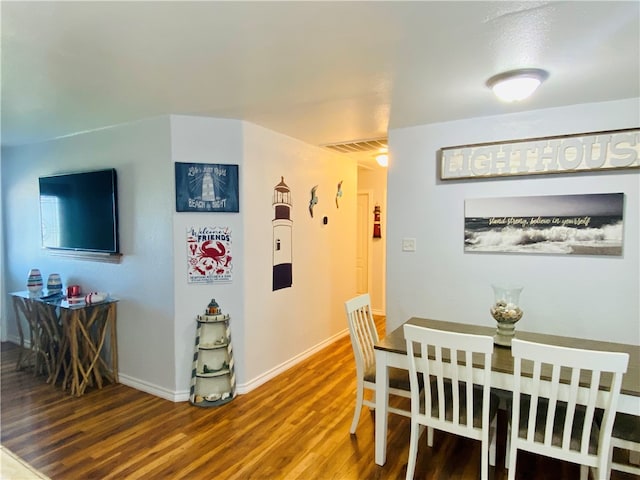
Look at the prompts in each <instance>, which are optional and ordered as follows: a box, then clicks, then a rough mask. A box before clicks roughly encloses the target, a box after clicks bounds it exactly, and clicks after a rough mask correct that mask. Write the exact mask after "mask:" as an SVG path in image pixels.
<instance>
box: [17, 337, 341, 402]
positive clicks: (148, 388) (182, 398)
mask: <svg viewBox="0 0 640 480" xmlns="http://www.w3.org/2000/svg"><path fill="white" fill-rule="evenodd" d="M346 335H349V330H348V329H345V330H343V331H341V332H338V333H337V334H335V335H333V336H332V337H329V338H328V339H326V340H324V341H323V342H320V343H319V344H317V345H315V346H313V347H311V348H309V349H308V350H306V351H304V352H302V353H300V354H298V355H296V356H295V357H293V358H291V359H289V360H287V361H286V362H283V363H281V364H280V365H277V366H276V367H273V368H272V369H271V370H268V371H267V372H265V373H263V374H261V375H259V376H257V377H256V378H254V379H252V380H250V381H248V382H246V383H242V384H238V385H236V393H237V394H239V395H243V394H245V393H249V392H250V391H251V390H254V389H255V388H258V387H259V386H260V385H262V384H264V383H266V382H268V381H269V380H271V379H272V378H275V377H277V376H278V375H280V374H281V373H283V372H286V371H287V370H289V369H290V368H291V367H293V366H295V365H297V364H298V363H300V362H302V361H303V360H305V359H307V358H308V357H310V356H311V355H313V354H314V353H317V352H319V351H320V350H322V349H323V348H325V347H326V346H327V345H330V344H332V343H333V342H335V341H337V340H339V339H341V338H342V337H344V336H346ZM8 341H10V342H13V343H15V344H17V345H20V339H19V338H17V339H14V338H13V337H10V338H9V339H8ZM118 377H119V381H120V383H122V384H123V385H126V386H127V387H131V388H135V389H136V390H140V391H142V392H145V393H148V394H150V395H154V396H156V397H160V398H164V399H165V400H169V401H171V402H188V401H189V390H182V391H171V390H168V389H166V388H164V387H159V386H157V385H154V384H152V383H149V382H145V381H144V380H140V379H138V378H134V377H131V376H129V375H126V374H123V373H122V372H119V373H118Z"/></svg>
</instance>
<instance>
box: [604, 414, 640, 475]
mask: <svg viewBox="0 0 640 480" xmlns="http://www.w3.org/2000/svg"><path fill="white" fill-rule="evenodd" d="M614 448H619V449H623V450H628V451H629V462H627V463H622V462H621V461H614V460H613V449H614ZM639 463H640V417H639V416H637V415H630V414H628V413H617V414H616V419H615V421H614V422H613V431H612V432H611V448H610V451H609V465H610V467H611V470H617V471H619V472H625V473H631V474H633V475H638V477H639V478H640V465H639Z"/></svg>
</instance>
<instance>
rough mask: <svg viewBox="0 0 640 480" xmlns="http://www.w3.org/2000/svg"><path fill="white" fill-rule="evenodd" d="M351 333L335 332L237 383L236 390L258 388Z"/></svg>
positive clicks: (241, 391)
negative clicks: (276, 364)
mask: <svg viewBox="0 0 640 480" xmlns="http://www.w3.org/2000/svg"><path fill="white" fill-rule="evenodd" d="M346 335H349V330H348V329H345V330H343V331H342V332H339V333H337V334H335V335H334V336H332V337H329V338H328V339H326V340H325V341H323V342H320V343H319V344H317V345H315V346H313V347H311V348H310V349H308V350H306V351H304V352H302V353H300V354H298V355H296V356H295V357H293V358H291V359H290V360H287V361H286V362H284V363H281V364H280V365H278V366H276V367H274V368H272V369H271V370H269V371H267V372H265V373H263V374H261V375H259V376H257V377H256V378H254V379H253V380H250V381H248V382H246V383H243V384H239V385H236V392H237V393H238V394H244V393H249V392H250V391H251V390H253V389H255V388H258V387H259V386H260V385H262V384H264V383H266V382H268V381H269V380H271V379H272V378H274V377H277V376H278V375H280V374H281V373H283V372H285V371H287V370H288V369H290V368H291V367H293V366H294V365H297V364H298V363H300V362H302V361H303V360H305V359H306V358H308V357H310V356H311V355H313V354H314V353H316V352H319V351H320V350H322V349H323V348H324V347H326V346H327V345H330V344H331V343H333V342H335V341H336V340H338V339H340V338H342V337H344V336H346Z"/></svg>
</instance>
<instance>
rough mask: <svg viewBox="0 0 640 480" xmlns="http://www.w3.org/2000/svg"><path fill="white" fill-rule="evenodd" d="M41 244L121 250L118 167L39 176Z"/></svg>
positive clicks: (76, 248) (48, 246)
mask: <svg viewBox="0 0 640 480" xmlns="http://www.w3.org/2000/svg"><path fill="white" fill-rule="evenodd" d="M39 182H40V221H41V222H40V224H41V228H42V246H43V247H44V248H49V249H57V250H77V251H84V252H97V253H108V254H118V253H120V243H119V240H118V182H117V176H116V171H115V169H113V168H111V169H107V170H97V171H92V172H79V173H68V174H61V175H52V176H48V177H40V179H39Z"/></svg>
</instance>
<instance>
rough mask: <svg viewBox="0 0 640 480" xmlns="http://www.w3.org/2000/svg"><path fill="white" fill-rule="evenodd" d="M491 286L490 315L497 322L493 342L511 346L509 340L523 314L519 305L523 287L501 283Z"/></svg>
mask: <svg viewBox="0 0 640 480" xmlns="http://www.w3.org/2000/svg"><path fill="white" fill-rule="evenodd" d="M491 287H492V288H493V295H494V300H495V302H494V304H493V306H492V307H491V316H492V317H493V318H494V320H495V321H496V322H498V328H497V329H496V334H495V335H494V337H493V342H494V343H495V344H496V345H500V346H503V347H511V340H512V339H513V337H514V336H515V332H516V323H517V322H518V321H519V320H520V319H521V318H522V314H523V311H522V309H521V308H520V306H519V305H520V293H521V292H522V289H523V287H520V286H501V285H491Z"/></svg>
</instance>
